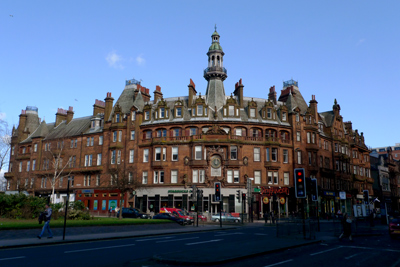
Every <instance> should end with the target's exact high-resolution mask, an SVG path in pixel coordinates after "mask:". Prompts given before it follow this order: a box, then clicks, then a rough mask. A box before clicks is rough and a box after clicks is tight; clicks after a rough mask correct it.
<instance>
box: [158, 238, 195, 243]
mask: <svg viewBox="0 0 400 267" xmlns="http://www.w3.org/2000/svg"><path fill="white" fill-rule="evenodd" d="M196 238H199V237H187V238H181V239H171V240H163V241H157V242H156V243H165V242H175V241H182V240H188V239H196Z"/></svg>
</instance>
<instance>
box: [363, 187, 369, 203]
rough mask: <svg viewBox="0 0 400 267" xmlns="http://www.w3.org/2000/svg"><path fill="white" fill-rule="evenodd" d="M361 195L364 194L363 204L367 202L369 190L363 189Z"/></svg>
mask: <svg viewBox="0 0 400 267" xmlns="http://www.w3.org/2000/svg"><path fill="white" fill-rule="evenodd" d="M363 195H364V203H365V204H369V191H368V190H364V191H363Z"/></svg>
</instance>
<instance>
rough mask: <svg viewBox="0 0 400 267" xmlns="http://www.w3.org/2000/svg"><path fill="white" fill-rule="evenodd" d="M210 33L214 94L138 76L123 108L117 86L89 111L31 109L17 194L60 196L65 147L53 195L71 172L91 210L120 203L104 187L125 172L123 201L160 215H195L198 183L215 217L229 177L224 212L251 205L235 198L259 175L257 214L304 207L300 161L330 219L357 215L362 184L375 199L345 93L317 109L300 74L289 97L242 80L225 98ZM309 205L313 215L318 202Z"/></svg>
mask: <svg viewBox="0 0 400 267" xmlns="http://www.w3.org/2000/svg"><path fill="white" fill-rule="evenodd" d="M211 38H212V43H211V46H210V47H209V50H208V53H207V55H208V61H207V68H206V69H205V70H204V73H203V76H204V78H205V79H206V80H207V81H208V84H207V89H206V93H205V95H201V94H197V91H196V86H195V84H194V83H193V81H192V80H191V79H190V83H189V85H188V95H186V96H176V97H171V98H163V93H162V91H161V87H159V86H157V87H156V89H155V91H154V92H153V100H151V95H150V92H149V89H147V88H145V87H143V86H142V85H141V83H140V82H138V81H136V80H128V81H126V85H125V88H124V90H123V91H122V93H121V94H120V96H119V97H118V99H117V101H116V102H115V103H114V98H113V97H112V96H111V93H107V96H106V98H105V102H103V101H99V100H96V102H95V104H94V106H93V107H94V108H93V114H90V115H89V116H87V117H83V118H73V114H74V112H73V110H72V108H70V109H69V110H68V111H65V110H61V109H60V110H59V111H58V112H57V114H56V121H55V122H54V123H46V122H44V121H43V122H40V120H39V118H38V109H37V108H31V107H28V108H27V109H26V110H24V111H23V112H22V113H21V115H20V122H19V126H18V128H17V129H14V130H13V136H12V151H11V158H10V160H11V161H10V162H11V164H10V169H9V172H7V173H6V174H5V178H6V179H7V190H21V188H24V190H27V191H28V192H29V193H31V194H35V195H42V196H46V195H49V194H51V190H52V188H51V185H50V181H49V180H48V179H47V178H46V177H47V176H46V175H48V174H49V173H52V171H53V170H54V166H52V164H51V163H52V162H50V164H49V159H48V158H47V157H46V153H47V152H48V151H49V150H51V151H53V152H54V151H61V150H62V152H61V153H59V154H58V156H57V157H56V158H58V159H62V162H64V165H66V167H65V169H64V170H63V175H61V176H64V178H63V179H59V180H58V181H57V183H56V185H55V193H56V199H55V201H56V202H57V201H63V197H64V196H65V195H66V187H67V178H68V177H69V178H70V179H71V180H72V181H71V183H72V185H71V193H72V195H73V196H74V197H73V198H74V199H76V200H82V201H84V202H85V204H86V205H87V207H88V208H89V209H90V210H92V211H104V212H105V211H107V210H108V208H109V207H110V206H115V205H116V201H117V200H118V199H119V198H120V193H119V191H118V190H115V189H113V190H110V187H109V186H105V184H108V185H109V184H110V183H109V182H110V179H111V178H110V173H111V172H112V170H115V169H119V170H122V172H123V174H124V176H126V177H128V179H129V182H130V183H131V184H132V188H131V189H132V191H131V193H130V194H129V193H128V194H126V196H125V199H124V206H135V207H137V208H140V209H141V210H144V211H154V212H158V211H159V209H160V208H161V207H164V206H167V207H180V208H185V209H187V210H191V209H192V206H193V202H192V201H191V200H190V197H189V196H190V193H191V192H190V187H191V186H192V185H196V186H197V187H198V188H200V189H202V190H203V199H202V201H201V203H200V206H201V208H200V210H202V211H208V212H210V213H214V212H216V211H217V203H216V202H214V201H213V194H214V183H215V182H221V183H222V194H223V209H224V210H226V211H228V212H242V206H241V204H240V203H238V201H237V199H236V198H235V195H236V192H237V190H241V191H242V192H247V189H246V184H247V181H248V179H250V180H251V182H252V188H253V190H252V192H251V193H252V196H253V202H252V205H253V211H254V214H255V215H256V216H257V215H259V214H262V213H263V212H265V211H272V210H273V211H275V212H276V213H279V214H283V215H287V214H288V213H289V212H294V211H297V210H298V204H297V199H296V198H295V196H294V188H293V186H294V183H293V170H294V169H295V168H304V169H305V170H306V175H307V176H308V177H315V178H317V180H318V185H319V204H320V208H321V212H322V213H323V214H326V213H332V212H337V210H339V209H341V210H342V211H348V212H351V209H352V208H351V206H352V204H354V203H356V201H357V198H362V190H364V189H368V190H369V192H370V195H372V194H373V191H372V184H373V179H372V178H371V175H370V163H369V150H368V148H367V147H366V145H365V142H364V135H363V133H358V131H357V130H353V128H352V123H351V122H345V121H344V120H343V117H342V116H341V115H340V106H339V104H337V102H336V100H335V101H334V105H333V108H332V110H331V111H327V112H318V105H317V104H318V102H317V101H316V98H315V96H312V98H311V100H310V101H309V104H307V102H306V100H305V99H304V98H303V96H302V95H301V93H300V90H299V87H298V82H297V81H294V80H289V81H287V82H284V83H283V89H282V90H281V93H280V96H279V97H277V93H276V91H275V86H272V87H271V88H270V89H269V92H266V94H267V93H268V94H267V95H268V97H267V98H266V99H260V98H254V97H246V96H244V93H245V92H244V84H243V83H242V80H241V79H240V80H239V81H238V82H237V83H236V84H235V85H234V87H233V86H232V89H233V92H232V93H228V94H226V93H225V88H224V80H225V79H226V78H227V70H226V69H225V67H224V60H223V59H224V55H225V54H224V52H223V50H222V47H221V45H220V42H219V38H220V36H219V34H218V33H217V32H216V31H215V32H214V33H213V34H212V36H211ZM250 89H251V88H250ZM61 148H63V149H61ZM53 154H54V153H53ZM66 162H68V164H65V163H66ZM57 163H60V162H57ZM64 165H62V164H61V165H60V166H64ZM49 177H51V176H49ZM307 205H308V207H309V208H310V209H308V211H309V212H310V213H311V215H312V214H313V212H314V211H315V209H313V208H314V207H315V203H312V202H311V201H309V202H307ZM246 209H247V208H246ZM246 211H247V210H246ZM246 211H245V212H246Z"/></svg>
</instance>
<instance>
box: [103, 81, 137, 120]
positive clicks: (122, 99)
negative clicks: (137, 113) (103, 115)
mask: <svg viewBox="0 0 400 267" xmlns="http://www.w3.org/2000/svg"><path fill="white" fill-rule="evenodd" d="M136 88H137V86H136V84H130V85H127V86H125V88H124V91H122V93H121V95H120V96H119V98H118V100H117V102H115V104H114V106H113V108H112V110H111V113H110V117H109V118H108V120H111V119H112V116H113V115H114V109H115V107H116V106H117V104H118V105H119V106H120V107H121V111H122V113H124V114H126V113H129V112H130V110H131V107H132V106H133V105H134V100H135V99H134V98H135V89H136ZM138 95H139V94H138ZM142 100H143V99H142ZM136 102H137V103H136V105H140V104H139V103H138V102H139V101H136ZM143 106H144V103H143ZM142 108H143V107H142Z"/></svg>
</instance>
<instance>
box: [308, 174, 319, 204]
mask: <svg viewBox="0 0 400 267" xmlns="http://www.w3.org/2000/svg"><path fill="white" fill-rule="evenodd" d="M310 188H311V200H312V201H318V184H317V179H315V178H312V179H311V183H310Z"/></svg>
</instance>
